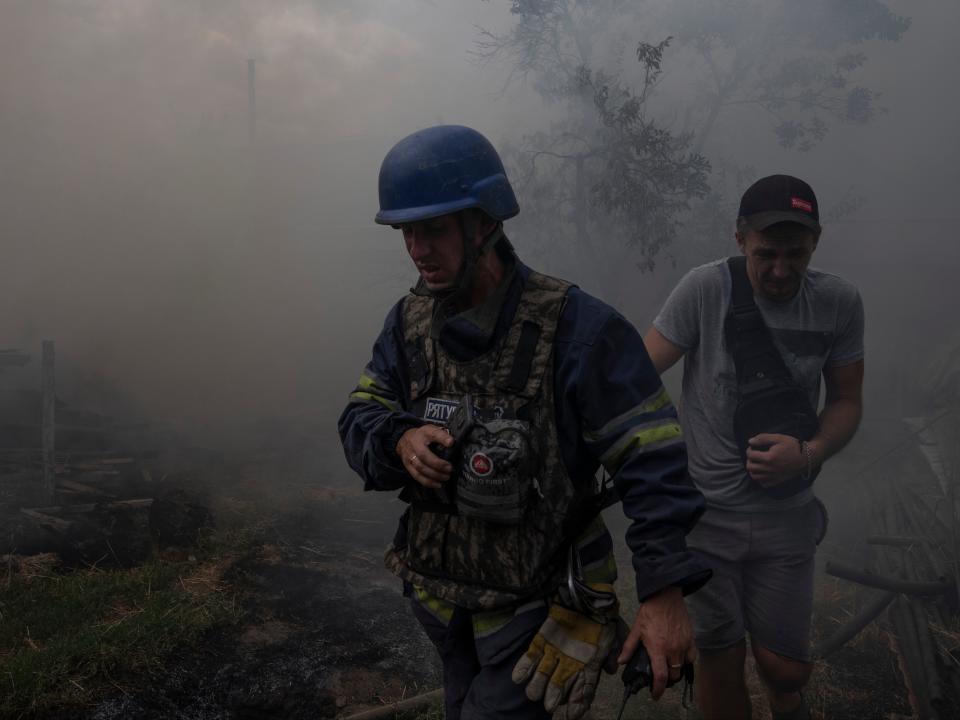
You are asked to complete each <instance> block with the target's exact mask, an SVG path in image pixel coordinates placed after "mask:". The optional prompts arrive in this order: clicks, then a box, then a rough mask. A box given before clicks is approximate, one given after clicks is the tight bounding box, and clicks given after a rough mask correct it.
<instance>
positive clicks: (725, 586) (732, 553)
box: [687, 500, 827, 662]
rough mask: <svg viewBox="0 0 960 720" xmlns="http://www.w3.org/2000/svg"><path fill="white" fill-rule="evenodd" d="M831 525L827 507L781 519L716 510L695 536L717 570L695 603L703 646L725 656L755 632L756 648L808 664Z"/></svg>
mask: <svg viewBox="0 0 960 720" xmlns="http://www.w3.org/2000/svg"><path fill="white" fill-rule="evenodd" d="M826 526H827V514H826V510H825V509H824V508H823V504H822V503H821V502H820V501H819V500H814V501H812V502H810V503H808V504H806V505H804V506H803V507H799V508H794V509H791V510H783V511H776V512H756V513H744V512H732V511H729V510H720V509H717V508H708V509H707V511H706V512H705V513H704V514H703V517H702V518H701V519H700V522H698V523H697V525H696V527H694V529H693V531H692V532H691V533H690V534H689V535H688V536H687V545H688V546H689V547H690V548H691V549H692V550H694V551H695V552H696V553H697V554H698V555H700V556H701V557H702V558H703V559H704V560H705V561H706V563H707V564H708V565H709V566H710V567H711V568H713V571H714V575H713V578H711V580H710V582H708V583H707V584H706V585H705V586H704V587H703V588H701V589H700V590H698V591H697V592H695V593H694V594H693V595H690V596H689V597H688V598H687V607H688V609H689V610H690V614H691V616H692V619H693V626H694V633H695V636H696V641H697V647H698V648H699V649H701V650H704V651H710V650H721V649H723V648H727V647H730V646H731V645H733V644H735V643H737V642H739V641H740V640H742V639H743V638H744V636H745V635H746V633H750V641H751V642H752V643H754V644H756V645H761V646H762V647H764V648H766V649H768V650H771V651H773V652H775V653H777V654H778V655H782V656H784V657H787V658H791V659H794V660H800V661H804V662H806V661H808V660H809V659H810V620H811V615H812V611H813V570H814V554H815V553H816V549H817V543H819V542H820V540H821V539H822V538H823V535H824V533H825V532H826Z"/></svg>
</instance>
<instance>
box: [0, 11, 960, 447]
mask: <svg viewBox="0 0 960 720" xmlns="http://www.w3.org/2000/svg"><path fill="white" fill-rule="evenodd" d="M888 5H889V6H890V7H891V9H892V10H893V11H894V12H897V13H900V14H902V15H909V16H910V18H911V21H912V23H911V25H910V28H909V30H908V31H907V32H905V33H904V34H903V36H902V38H901V39H900V40H899V41H897V42H889V41H884V40H882V39H879V38H877V39H871V40H867V41H866V42H864V43H862V44H861V45H860V46H859V51H862V52H863V53H864V54H865V55H866V57H867V59H868V60H867V62H866V63H865V64H864V65H863V67H862V68H861V69H860V70H859V71H858V73H859V74H858V80H859V81H863V82H865V83H866V84H868V85H869V86H870V87H872V88H873V89H875V90H876V91H877V92H879V93H880V96H879V98H878V101H877V106H878V108H881V109H885V111H884V112H878V114H877V115H876V117H874V118H873V119H872V121H871V122H870V123H868V124H866V125H858V124H842V123H840V124H837V125H836V126H834V127H832V128H831V130H830V132H829V134H828V135H827V136H826V137H825V138H824V139H823V140H822V142H820V143H819V144H817V145H816V147H814V148H812V149H811V150H809V151H808V152H798V151H797V150H796V149H792V150H791V149H785V148H783V147H781V146H780V145H778V144H777V142H776V141H775V139H773V138H772V137H768V136H761V135H760V134H759V133H757V132H756V131H755V129H754V128H753V126H752V124H751V122H749V117H750V116H749V115H739V116H737V115H729V116H728V117H727V119H726V120H725V121H724V122H723V123H721V124H719V125H717V127H716V128H715V129H714V130H713V131H712V132H711V135H710V138H709V141H708V142H707V143H706V144H705V146H704V148H703V151H704V153H705V155H706V156H707V157H708V158H709V157H710V156H711V153H713V154H714V155H717V154H718V153H719V152H720V151H721V150H722V153H723V155H724V156H726V157H734V158H737V159H739V160H741V161H742V162H743V163H744V164H745V165H748V166H749V167H750V168H752V169H753V170H754V171H755V175H756V176H760V175H763V174H767V173H771V172H791V173H794V174H797V175H800V176H802V177H804V178H806V179H808V180H809V181H810V182H811V183H812V184H813V186H814V187H815V188H816V189H817V190H818V192H819V193H820V194H821V199H822V203H823V205H824V206H825V207H829V206H837V205H840V204H842V202H843V201H844V198H846V197H857V198H861V201H860V202H859V203H857V204H856V207H854V208H853V209H852V210H851V211H850V212H847V213H845V214H844V215H843V216H842V217H841V218H839V219H838V220H836V221H834V222H830V223H828V224H827V225H826V230H825V234H824V238H823V242H822V244H821V248H820V249H819V250H818V253H817V256H816V259H815V264H817V265H819V266H821V267H823V268H825V269H829V270H832V271H835V272H837V273H839V274H842V275H845V276H846V277H849V278H850V279H852V280H853V281H854V282H856V283H857V284H858V285H859V286H860V287H861V289H862V291H863V294H864V298H865V301H866V307H867V314H868V339H867V342H868V349H867V364H868V368H869V370H870V373H869V375H868V394H869V395H870V397H871V398H876V399H878V400H881V401H884V400H885V396H886V394H887V393H886V388H887V384H888V383H889V382H890V379H891V378H893V377H894V376H895V375H897V373H910V372H912V371H913V369H914V368H915V367H916V364H917V363H918V362H919V361H920V360H922V359H923V358H924V357H925V356H927V355H932V354H936V353H937V352H940V347H941V346H942V345H943V344H944V343H946V342H947V341H948V340H949V338H946V339H944V338H943V337H942V336H943V335H944V334H945V333H948V332H953V330H952V328H951V327H944V324H945V320H944V318H945V317H947V316H948V312H949V310H950V309H952V308H953V307H955V306H956V303H957V292H958V291H957V286H956V283H955V280H954V277H953V276H954V274H955V268H956V267H957V260H958V251H957V249H956V242H955V240H954V239H953V232H952V231H953V228H954V227H955V225H956V221H957V218H956V217H955V215H956V213H955V211H954V210H953V207H954V199H955V198H956V196H957V193H958V190H960V187H958V181H957V179H956V172H955V168H956V165H957V161H958V157H957V149H956V148H957V147H958V146H957V143H956V139H955V128H956V127H957V125H958V102H957V97H956V93H955V92H953V88H954V86H955V78H954V77H953V75H954V73H955V69H956V67H957V66H958V63H957V61H958V50H957V46H956V44H955V42H954V39H953V37H952V32H953V28H955V27H956V26H957V22H958V20H960V11H958V10H957V7H956V5H955V4H953V3H948V2H923V3H906V2H893V3H888ZM690 7H693V4H691V5H690ZM650 8H651V14H650V15H649V18H651V19H652V20H653V24H652V25H651V23H648V22H646V21H647V16H645V15H644V6H640V7H639V8H638V10H637V11H636V13H635V16H634V20H633V22H635V23H636V27H637V28H638V30H637V34H636V35H633V34H632V31H628V30H629V28H631V27H633V26H627V28H626V29H625V28H624V27H620V28H617V29H616V35H615V37H611V41H610V42H609V43H606V44H604V45H603V47H604V48H606V49H608V50H609V48H614V49H619V50H618V52H619V51H621V50H622V51H623V52H621V53H620V54H621V55H623V56H625V57H629V56H630V55H631V53H632V52H633V48H634V47H635V44H636V42H637V41H638V40H640V39H642V40H645V41H647V42H656V41H658V40H661V39H663V37H665V36H666V35H667V34H668V31H669V27H668V26H667V24H666V23H667V22H668V21H675V20H676V18H672V20H671V18H670V17H669V14H664V13H663V12H662V7H661V10H660V11H656V12H655V10H656V4H651V5H650ZM515 20H516V18H515V16H514V15H512V14H511V13H510V7H509V3H503V2H489V3H488V2H480V1H479V0H477V1H476V2H471V3H455V4H447V3H435V2H428V1H427V0H422V1H420V2H406V1H401V0H391V1H390V2H372V1H366V2H346V1H344V2H333V1H329V2H312V3H311V2H287V3H282V4H279V3H269V2H253V1H244V2H232V1H231V2H204V3H189V2H176V3H171V2H166V1H160V0H156V1H154V0H143V1H142V2H136V3H130V2H126V1H125V0H103V1H100V2H71V3H61V2H44V3H35V2H26V1H25V0H24V1H21V2H11V3H5V4H4V7H3V10H0V48H2V50H0V84H2V87H3V92H2V93H0V138H2V142H0V159H2V166H3V168H4V172H3V174H2V177H0V208H2V211H0V237H2V238H3V241H2V251H3V263H2V265H0V267H2V271H0V272H2V275H0V307H2V308H3V312H2V316H0V317H2V322H0V347H8V348H13V347H19V348H21V349H24V350H27V351H31V352H33V353H35V357H38V350H39V343H40V341H41V340H42V339H53V340H55V341H56V343H57V348H58V358H59V360H60V377H61V383H60V394H61V395H62V396H63V397H65V399H67V400H70V399H71V397H72V398H76V399H80V400H83V401H85V402H93V403H102V404H107V405H112V406H113V407H112V408H105V409H108V410H109V409H113V410H117V409H120V410H123V411H125V412H130V413H135V414H138V415H141V416H145V417H151V418H156V419H165V420H172V421H175V422H178V423H181V424H183V425H184V427H188V428H191V429H202V430H205V431H207V432H208V433H212V434H216V433H215V432H214V431H215V430H217V429H218V428H221V429H222V428H229V427H230V426H231V425H232V424H235V423H236V422H237V421H238V420H250V419H257V418H262V417H275V416H305V417H312V418H316V419H318V420H320V421H322V422H324V423H325V424H326V426H328V428H329V432H330V434H331V437H332V433H333V426H334V420H335V417H336V414H337V412H338V410H339V407H340V406H341V405H342V402H343V400H344V398H345V395H346V393H347V392H349V389H350V387H351V386H352V384H353V382H354V381H355V377H356V375H357V374H358V373H359V370H360V369H361V367H362V366H363V364H364V363H365V362H366V359H367V352H368V350H369V346H370V344H371V342H372V340H373V337H374V335H375V333H376V331H377V329H378V328H379V326H380V324H381V322H382V319H383V316H384V315H385V313H386V311H387V310H388V308H389V306H390V304H391V303H392V302H393V301H394V300H395V299H396V298H397V297H399V295H400V294H401V293H402V292H403V291H404V290H405V289H406V288H407V287H408V286H409V284H410V282H411V281H412V273H411V272H410V268H409V267H408V266H407V265H406V264H405V263H406V258H405V256H404V254H403V251H402V246H401V244H400V242H399V238H398V237H396V236H395V234H394V233H392V232H391V231H390V230H389V229H384V228H379V227H376V226H374V225H373V223H372V216H373V214H374V212H375V210H376V203H377V198H376V174H377V169H378V166H379V163H380V160H381V158H382V156H383V154H384V153H385V152H386V150H387V149H389V147H390V146H391V145H392V144H393V142H395V141H396V140H397V139H399V138H400V137H402V136H404V135H406V134H407V133H409V132H411V131H413V130H415V129H417V128H418V127H421V126H425V125H429V124H434V123H437V122H458V123H464V124H469V125H472V126H475V127H477V128H478V129H480V130H481V131H483V132H484V133H485V134H487V135H488V136H489V137H490V138H491V139H493V140H494V142H495V143H496V144H498V145H500V146H503V147H506V146H508V145H519V144H520V142H521V138H522V137H523V136H524V134H528V133H532V132H535V131H537V130H539V129H541V128H544V127H546V126H547V124H548V123H549V122H551V121H553V120H555V119H557V118H562V117H563V112H564V108H563V107H562V106H559V105H557V104H550V103H548V102H545V101H544V100H543V98H542V95H541V94H540V93H538V91H537V89H536V86H535V85H536V78H535V77H533V76H532V74H531V75H528V76H526V77H524V76H523V74H522V73H517V72H516V68H515V67H513V66H511V64H510V62H509V61H507V60H502V59H501V60H496V59H495V60H493V61H491V62H487V63H482V62H477V60H476V57H475V56H474V55H472V53H471V51H472V50H474V49H475V47H474V43H475V41H476V40H477V39H478V37H479V31H478V27H483V28H486V29H488V30H490V31H491V32H493V33H501V34H502V33H506V32H508V31H509V30H510V29H511V28H512V27H513V26H514V23H515ZM657 22H661V23H664V27H663V31H662V32H660V31H659V29H658V26H657V25H656V23H657ZM611 32H613V31H611ZM672 48H673V49H668V51H667V53H666V55H665V56H664V75H663V78H662V81H661V82H660V86H659V90H658V92H659V93H660V95H659V99H658V101H657V104H655V105H652V107H653V108H654V111H655V112H656V114H657V116H658V117H659V118H661V119H662V120H663V122H665V123H667V124H668V125H671V124H672V125H671V126H673V127H680V126H682V125H683V123H684V122H685V118H684V117H683V116H682V108H683V107H685V106H688V105H690V97H692V96H690V95H689V94H691V93H703V92H705V90H704V88H703V87H702V85H701V84H698V81H697V79H696V77H695V76H694V74H693V73H694V71H693V70H692V69H691V66H690V64H689V62H686V61H685V60H684V55H683V53H682V52H681V50H680V49H679V47H678V45H677V44H676V43H675V44H674V45H673V46H672ZM608 55H609V53H608ZM613 55H616V53H613ZM248 58H254V59H255V60H256V132H255V137H253V138H251V136H250V117H249V111H248V95H247V68H248V65H247V60H248ZM602 60H603V62H606V63H608V66H615V65H616V63H617V62H620V63H625V62H626V61H624V60H622V58H620V59H618V57H609V56H608V57H605V58H602ZM634 62H635V60H634ZM631 67H632V66H631ZM628 70H629V68H628ZM630 72H634V71H633V70H630ZM511 78H512V79H511ZM685 94H687V95H686V96H685ZM749 112H753V113H762V112H763V111H762V110H750V111H749ZM744 118H747V119H744ZM714 181H716V182H719V180H717V179H716V178H715V179H714ZM728 181H729V179H728ZM528 210H530V211H532V208H530V207H529V206H528ZM539 211H540V212H547V213H549V212H550V211H551V210H550V208H539ZM732 220H733V218H732V209H731V217H730V227H729V233H728V235H727V236H724V237H719V238H716V239H715V241H713V242H714V244H713V246H712V247H713V248H715V250H716V253H715V254H718V255H719V254H722V253H724V252H729V251H732V249H733V246H732ZM518 227H520V226H518ZM508 232H510V226H509V225H508ZM512 234H513V233H512ZM513 236H514V240H515V241H516V244H517V245H518V247H519V248H520V250H521V253H525V257H526V258H527V259H528V260H530V261H531V262H533V263H534V264H538V265H540V266H541V267H543V268H544V269H546V270H548V271H554V272H563V273H564V274H566V275H568V276H571V275H572V277H571V279H572V280H574V281H579V282H581V283H582V284H584V285H585V286H586V287H587V289H588V290H591V291H593V292H597V293H599V294H601V295H606V296H607V297H609V298H610V299H611V300H614V301H616V302H617V303H618V304H619V305H620V306H621V309H622V310H623V311H624V312H625V313H626V314H627V315H628V316H629V317H630V318H631V319H632V320H634V321H635V322H636V323H637V325H638V326H639V327H640V328H641V330H644V329H645V327H646V325H647V324H648V323H649V320H650V319H651V317H652V316H653V314H654V312H655V310H656V307H657V305H658V304H659V302H660V301H661V300H662V298H663V296H664V294H665V292H666V291H667V290H668V289H669V287H670V285H671V284H672V282H673V281H674V280H675V279H676V277H677V276H678V274H679V273H680V272H682V271H683V270H685V269H686V268H685V267H683V266H681V265H676V266H674V265H672V264H671V262H670V259H669V258H670V253H669V252H668V253H666V254H665V255H663V256H662V257H661V258H660V259H659V260H658V264H657V267H656V269H655V271H654V272H653V273H646V274H643V273H641V272H640V271H639V270H637V271H634V270H633V266H632V265H627V266H626V267H627V270H626V273H627V275H626V276H624V275H623V274H622V273H623V271H622V266H621V267H620V268H618V269H616V270H615V269H614V268H610V269H609V274H610V277H613V276H614V275H615V274H618V273H619V275H618V277H619V278H620V279H619V280H618V282H620V285H621V286H622V287H626V288H627V290H626V291H624V290H620V291H618V293H612V294H611V293H607V292H606V287H605V283H604V282H603V281H602V278H603V277H604V276H605V273H606V272H608V270H607V269H606V268H605V267H604V265H603V255H601V256H600V257H599V258H598V262H599V266H598V267H592V268H584V270H583V272H582V277H576V276H575V275H576V274H577V273H576V272H575V270H574V269H573V268H575V266H574V265H563V264H562V262H561V259H562V257H563V255H562V253H557V254H556V255H555V256H548V255H545V254H544V253H543V248H542V247H541V246H540V245H537V244H533V243H528V242H527V240H526V239H525V237H524V235H523V233H518V234H513ZM689 240H692V239H691V238H688V237H686V236H685V235H684V232H683V230H682V229H681V231H680V233H679V235H678V239H677V241H676V243H675V248H674V250H676V246H677V245H682V244H683V243H684V242H687V241H689ZM701 240H702V239H701ZM609 250H610V256H611V257H616V256H617V254H616V252H615V250H616V248H613V247H611V248H609ZM681 250H682V248H681ZM673 254H674V256H675V257H677V258H683V257H685V255H684V253H683V252H674V253H673ZM624 277H625V278H626V283H625V284H624V282H622V280H623V279H624ZM597 278H601V280H598V279H597ZM946 325H950V323H946ZM32 367H33V368H36V367H37V364H34V365H32ZM30 372H32V370H31V371H30ZM9 377H10V375H9V374H8V377H7V378H5V379H4V381H5V382H9V381H10V380H9V379H8V378H9ZM85 388H86V390H85ZM90 388H96V389H97V392H96V397H92V396H91V395H92V393H91V391H90ZM85 392H86V395H84V393H85ZM875 406H876V405H875V404H874V403H873V401H872V400H871V401H868V407H867V412H868V417H869V413H870V412H871V409H872V407H875ZM325 419H326V420H325Z"/></svg>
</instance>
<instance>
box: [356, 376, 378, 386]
mask: <svg viewBox="0 0 960 720" xmlns="http://www.w3.org/2000/svg"><path fill="white" fill-rule="evenodd" d="M357 387H360V388H363V389H364V390H370V389H376V388H377V378H376V376H375V375H370V374H367V373H366V372H363V373H361V374H360V380H359V382H357Z"/></svg>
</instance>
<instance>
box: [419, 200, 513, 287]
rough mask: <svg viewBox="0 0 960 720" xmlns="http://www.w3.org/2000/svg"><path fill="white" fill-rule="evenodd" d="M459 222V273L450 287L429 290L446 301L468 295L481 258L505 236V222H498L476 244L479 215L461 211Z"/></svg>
mask: <svg viewBox="0 0 960 720" xmlns="http://www.w3.org/2000/svg"><path fill="white" fill-rule="evenodd" d="M459 222H460V236H461V237H462V238H463V260H461V261H460V268H459V269H458V270H457V275H456V277H455V278H454V279H453V282H452V283H450V286H449V287H446V288H441V289H438V290H428V293H429V294H430V295H432V296H433V297H435V298H438V299H441V300H443V301H444V302H447V301H448V300H449V299H450V298H455V299H460V298H462V297H464V296H465V295H466V293H467V292H468V291H469V290H470V286H471V284H472V283H473V278H474V275H475V274H476V270H477V266H478V265H479V262H480V258H481V257H483V256H484V255H486V254H487V253H488V252H489V251H490V250H491V249H492V248H493V247H494V246H496V244H497V243H498V242H499V241H500V239H501V238H502V237H504V234H503V223H502V222H498V223H497V226H496V227H495V228H494V229H493V230H492V231H491V232H490V234H489V235H488V236H487V237H486V239H485V240H484V241H483V242H482V243H481V244H480V245H476V243H475V242H474V239H475V238H476V237H477V235H478V233H479V230H480V223H479V222H478V218H477V216H476V215H474V214H473V213H468V212H461V213H460V214H459Z"/></svg>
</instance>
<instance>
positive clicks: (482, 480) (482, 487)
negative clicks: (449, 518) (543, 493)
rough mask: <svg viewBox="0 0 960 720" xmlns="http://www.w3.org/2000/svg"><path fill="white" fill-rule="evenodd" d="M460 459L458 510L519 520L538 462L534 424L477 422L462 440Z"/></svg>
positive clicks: (485, 518) (492, 519)
mask: <svg viewBox="0 0 960 720" xmlns="http://www.w3.org/2000/svg"><path fill="white" fill-rule="evenodd" d="M462 458H463V459H462V461H461V466H462V467H461V473H460V477H459V478H458V480H457V511H458V512H459V514H460V515H461V516H463V517H465V518H471V519H473V520H479V521H482V522H488V523H495V524H498V525H512V526H516V525H519V524H520V522H521V520H522V519H523V516H524V513H525V511H526V509H527V505H528V503H529V498H530V493H531V492H532V487H533V471H534V468H535V467H536V466H537V462H536V454H535V452H534V450H533V446H532V443H531V441H530V424H529V423H527V422H524V421H522V420H493V421H491V422H487V423H478V424H477V425H475V426H474V429H473V431H472V432H471V433H470V436H469V437H468V439H467V441H466V442H465V443H464V445H463V455H462ZM500 532H501V534H503V531H502V530H501V531H500Z"/></svg>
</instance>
